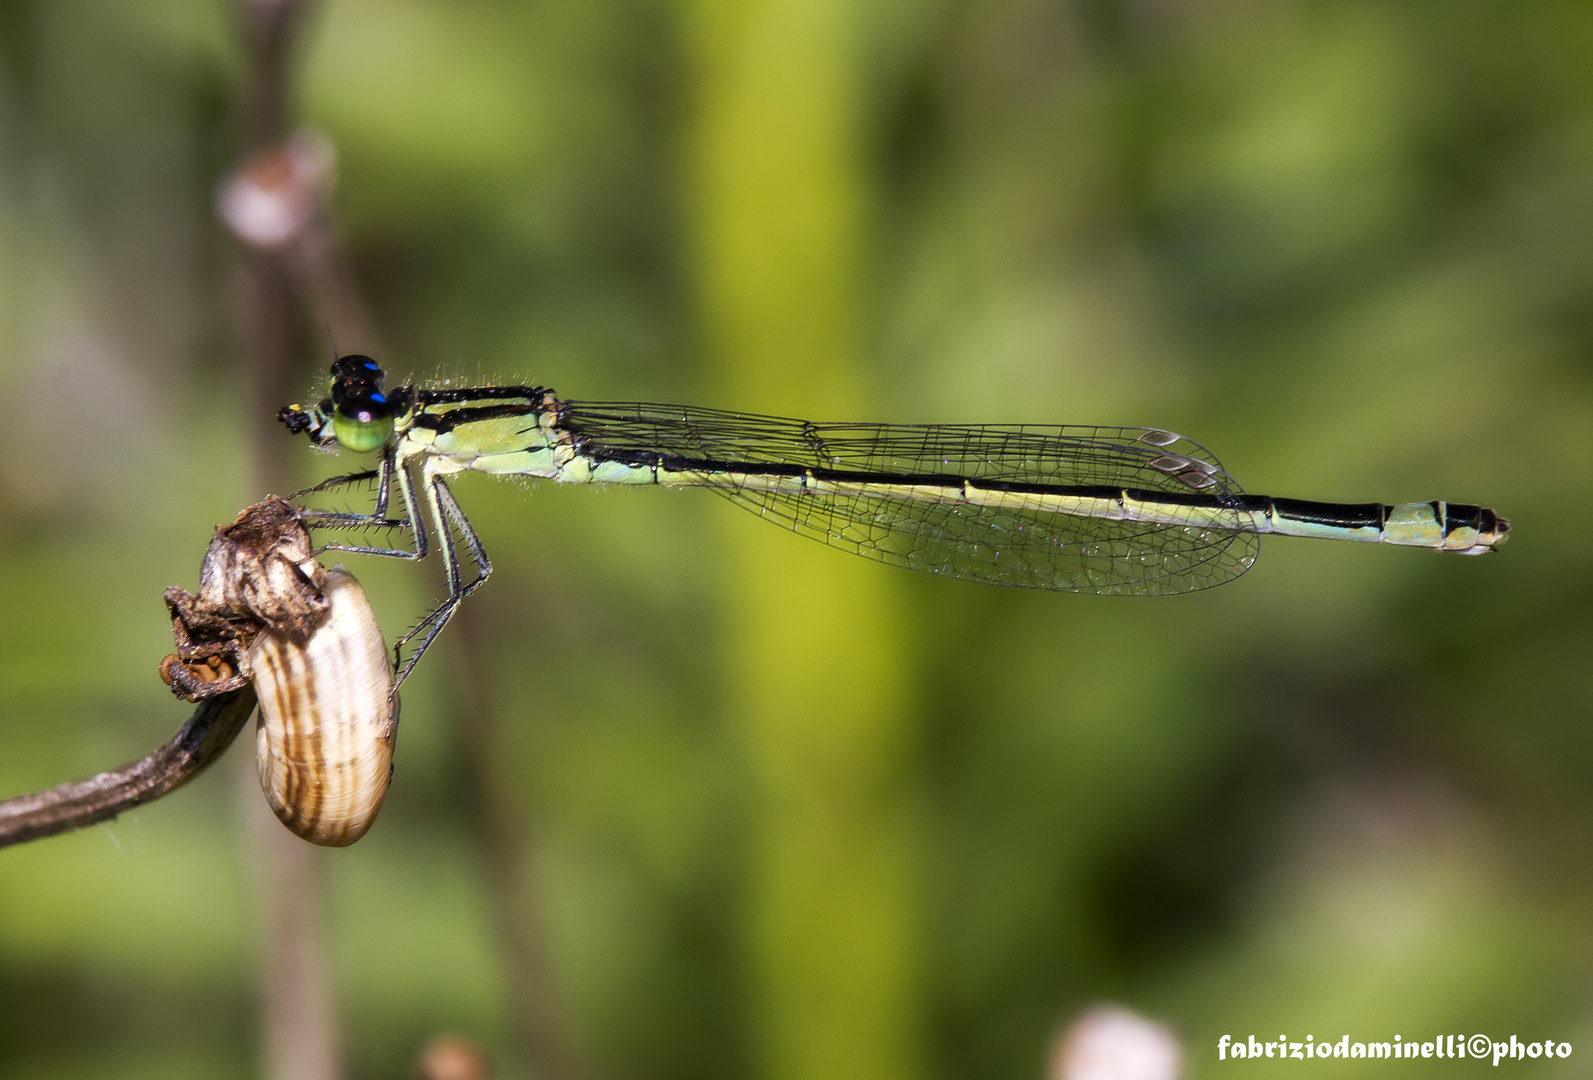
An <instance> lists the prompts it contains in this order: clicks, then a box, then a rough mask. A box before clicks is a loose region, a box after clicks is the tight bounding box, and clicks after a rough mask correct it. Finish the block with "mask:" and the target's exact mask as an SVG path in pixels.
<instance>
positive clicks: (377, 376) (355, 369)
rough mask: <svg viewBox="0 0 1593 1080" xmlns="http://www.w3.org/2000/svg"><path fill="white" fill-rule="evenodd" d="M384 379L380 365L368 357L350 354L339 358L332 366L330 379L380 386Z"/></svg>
mask: <svg viewBox="0 0 1593 1080" xmlns="http://www.w3.org/2000/svg"><path fill="white" fill-rule="evenodd" d="M384 377H385V374H384V372H383V371H382V365H380V364H378V363H377V362H376V361H375V360H372V359H371V358H370V357H368V356H360V355H359V354H358V353H350V354H349V355H347V356H340V357H338V358H337V361H336V362H335V363H333V365H332V378H334V379H347V380H349V381H351V382H369V383H374V384H375V385H377V386H380V385H381V383H382V379H383V378H384Z"/></svg>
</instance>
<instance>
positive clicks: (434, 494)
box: [393, 472, 492, 693]
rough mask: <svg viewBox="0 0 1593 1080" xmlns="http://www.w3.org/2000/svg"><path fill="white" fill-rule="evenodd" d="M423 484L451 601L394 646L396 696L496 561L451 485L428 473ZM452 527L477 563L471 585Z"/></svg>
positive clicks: (422, 479) (485, 578)
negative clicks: (410, 647)
mask: <svg viewBox="0 0 1593 1080" xmlns="http://www.w3.org/2000/svg"><path fill="white" fill-rule="evenodd" d="M421 483H422V485H423V488H422V490H423V491H424V492H425V495H426V498H427V501H429V502H430V503H431V505H432V510H433V513H434V515H435V518H436V525H437V533H438V543H437V546H438V547H439V548H440V549H441V550H442V556H443V565H444V566H445V567H446V568H447V571H448V599H446V600H444V601H443V602H442V603H441V604H439V605H438V606H437V608H436V610H435V611H433V612H432V613H431V614H429V615H427V616H426V617H425V618H424V619H422V620H420V622H418V623H416V624H415V626H414V628H413V629H411V630H410V631H409V633H407V634H405V635H404V636H403V637H401V638H399V639H398V640H397V641H396V642H394V643H393V663H394V665H395V666H396V667H397V668H398V677H397V678H396V679H395V680H394V681H393V690H394V692H395V693H396V692H397V689H398V685H399V684H400V683H402V682H403V681H404V680H405V679H406V678H408V677H409V673H410V672H411V671H413V670H414V669H415V665H416V664H418V663H420V658H421V657H422V656H424V655H425V654H426V650H427V649H429V648H430V647H431V643H432V642H433V641H434V640H436V637H437V635H438V634H440V633H442V628H443V627H444V626H447V625H448V620H449V619H451V618H453V617H454V612H456V611H457V610H458V609H459V605H460V604H461V603H463V602H464V599H465V597H467V596H469V595H470V594H471V593H473V592H475V591H476V590H477V589H479V588H480V587H481V586H482V584H483V583H484V582H485V581H486V580H487V578H488V577H490V576H491V575H492V561H491V560H490V559H488V558H487V552H486V550H485V549H484V548H483V547H482V546H481V539H480V538H479V537H478V536H477V535H476V530H475V529H473V528H471V525H470V519H469V518H467V517H465V512H464V510H462V509H461V508H460V506H459V502H458V500H457V499H455V498H454V493H453V492H452V491H451V490H449V487H448V484H447V482H446V481H445V480H444V479H443V478H442V477H441V476H433V475H431V474H430V473H429V472H427V474H425V475H424V476H423V477H422V478H421ZM450 523H452V524H453V526H454V528H457V529H458V530H459V535H460V537H461V538H462V539H463V540H464V542H465V546H466V547H468V548H469V549H470V557H471V558H472V559H473V560H475V563H476V577H475V579H474V580H472V581H470V582H469V583H465V582H464V579H463V575H462V574H460V572H459V554H458V552H457V551H456V550H455V549H454V539H453V534H452V532H451V531H450V530H449V524H450ZM422 632H424V633H425V635H426V636H425V637H423V638H421V642H420V645H419V646H418V647H417V648H416V649H415V652H414V654H413V655H412V656H410V658H409V659H408V660H407V661H406V660H404V659H403V657H402V650H403V647H404V646H405V645H407V644H408V643H409V642H410V641H411V640H413V639H414V638H415V637H416V636H417V635H419V634H421V633H422Z"/></svg>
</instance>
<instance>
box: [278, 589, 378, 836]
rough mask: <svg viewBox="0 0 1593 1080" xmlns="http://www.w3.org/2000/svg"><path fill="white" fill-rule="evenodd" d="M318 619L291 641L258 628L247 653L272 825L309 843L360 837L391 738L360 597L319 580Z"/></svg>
mask: <svg viewBox="0 0 1593 1080" xmlns="http://www.w3.org/2000/svg"><path fill="white" fill-rule="evenodd" d="M325 595H326V598H327V600H328V601H329V602H330V611H329V613H328V615H327V617H326V620H325V621H324V622H323V623H322V624H321V625H320V627H319V628H318V629H316V631H315V632H314V633H313V634H311V635H310V637H309V639H308V640H306V641H305V642H304V643H302V644H297V645H296V644H294V643H293V642H292V641H290V640H288V638H286V637H284V636H282V635H279V634H275V633H272V632H270V631H266V632H263V633H261V634H260V635H259V636H258V637H256V638H255V640H254V642H253V644H251V645H250V646H249V662H250V664H251V665H252V666H253V668H254V677H255V689H256V690H257V691H258V693H259V696H260V719H259V721H258V724H257V731H256V740H255V763H256V764H257V765H258V766H259V770H260V786H261V787H262V788H263V789H265V796H266V801H267V802H269V803H270V804H271V809H272V810H273V811H274V812H275V813H276V815H277V818H278V820H280V821H281V822H282V824H284V825H286V826H287V827H288V828H289V829H291V830H293V832H295V833H296V834H298V835H299V836H302V837H303V838H304V839H306V840H308V841H310V843H312V844H323V845H325V846H327V847H346V846H347V845H349V844H352V843H353V842H354V841H356V840H358V839H359V838H360V837H362V836H364V835H365V832H366V830H367V829H369V828H370V827H371V823H372V822H373V821H375V820H376V812H377V811H378V810H380V809H381V808H382V800H383V799H384V798H385V797H386V795H387V783H388V780H390V779H391V777H392V773H393V743H394V741H395V739H396V738H397V734H398V700H397V696H396V695H393V696H392V706H391V708H392V715H391V716H389V715H388V708H389V705H388V701H389V694H390V692H391V690H392V686H393V668H392V665H391V664H390V663H389V662H388V659H387V646H386V644H385V643H384V642H383V641H382V633H381V630H380V628H378V627H377V625H376V616H375V613H374V612H372V611H371V605H370V601H369V600H367V599H366V598H365V590H364V589H362V588H360V583H359V582H358V581H356V580H355V579H354V575H353V574H350V573H349V572H348V571H347V570H345V569H344V568H343V567H342V566H335V567H333V568H332V569H331V570H329V571H327V574H326V585H325Z"/></svg>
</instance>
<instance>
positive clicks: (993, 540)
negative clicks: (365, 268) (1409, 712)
mask: <svg viewBox="0 0 1593 1080" xmlns="http://www.w3.org/2000/svg"><path fill="white" fill-rule="evenodd" d="M559 409H560V411H559V426H560V427H562V428H563V429H564V430H566V431H568V432H570V433H571V434H572V435H573V436H574V437H575V439H576V442H577V445H578V446H579V447H580V448H581V449H582V450H583V452H586V453H588V454H592V455H593V456H596V457H605V456H614V457H621V458H624V459H628V460H640V459H641V458H643V457H650V456H653V455H658V456H659V457H662V458H668V459H670V461H669V467H670V468H671V469H672V470H675V471H677V472H679V471H684V472H692V471H696V472H697V475H698V477H699V480H698V482H700V483H701V485H702V486H704V487H708V488H711V489H713V490H714V491H716V492H718V493H719V494H721V495H723V496H725V497H726V498H728V499H730V500H731V501H732V502H735V503H738V504H740V505H741V506H744V507H746V508H747V509H749V510H751V511H753V512H754V513H756V514H758V515H759V516H760V517H764V518H767V519H769V520H771V521H774V522H777V523H779V524H781V525H784V526H785V527H786V528H789V529H792V530H793V531H795V532H799V533H802V534H803V535H806V536H810V537H813V538H814V539H816V540H819V541H821V542H823V543H825V544H829V545H830V546H832V547H838V548H842V549H845V550H848V551H854V552H856V553H857V554H860V555H864V556H867V557H870V558H875V559H879V560H881V561H884V562H887V563H892V564H894V565H898V566H904V567H907V568H909V569H912V570H919V571H923V572H926V573H932V574H942V575H946V576H949V577H956V578H962V579H964V580H968V581H978V582H983V583H987V584H995V585H1009V586H1015V587H1019V588H1039V589H1066V590H1074V591H1081V592H1095V593H1108V594H1121V595H1160V594H1167V593H1180V592H1193V591H1196V590H1199V589H1205V588H1210V587H1211V586H1214V585H1219V584H1222V583H1223V582H1225V581H1230V580H1232V579H1233V578H1235V577H1238V576H1239V575H1240V574H1242V573H1244V572H1245V571H1246V570H1247V569H1249V568H1250V566H1251V565H1252V564H1253V563H1254V562H1255V558H1256V553H1257V543H1258V542H1257V537H1256V536H1255V535H1254V534H1253V533H1250V532H1246V531H1243V530H1242V529H1238V528H1236V529H1216V528H1211V527H1208V526H1199V525H1176V524H1157V523H1152V522H1145V521H1123V520H1115V519H1110V518H1099V517H1087V516H1082V515H1078V514H1068V513H1058V512H1055V511H1050V510H1044V509H1032V508H1025V507H1015V506H1006V507H993V506H983V505H977V504H972V503H969V502H967V501H964V500H962V499H961V498H957V497H948V498H945V499H941V500H938V501H935V500H925V499H923V498H902V497H898V496H892V495H890V494H888V493H875V492H868V493H866V494H835V493H808V492H802V491H794V490H771V489H770V488H769V487H768V486H767V485H761V484H748V483H747V482H746V478H745V477H744V476H742V477H738V476H737V474H736V469H735V467H736V466H737V465H754V466H758V465H763V466H779V465H789V466H795V467H798V468H802V469H818V470H830V471H834V472H840V473H846V474H856V475H857V476H859V477H863V478H870V477H882V476H920V477H923V476H932V477H937V478H950V477H956V478H962V479H967V480H970V481H974V482H976V483H977V482H984V483H991V482H999V483H1009V484H1026V485H1057V486H1062V487H1078V488H1122V489H1129V490H1132V491H1135V492H1145V493H1151V494H1155V493H1164V494H1166V495H1168V496H1169V497H1170V498H1172V499H1174V500H1185V501H1189V500H1194V501H1197V502H1199V503H1202V504H1205V505H1214V506H1219V507H1223V508H1226V509H1229V510H1231V511H1232V513H1233V515H1234V520H1235V521H1236V522H1246V521H1248V520H1249V518H1248V511H1247V510H1246V509H1245V505H1244V496H1243V492H1242V491H1241V490H1240V488H1239V486H1238V485H1237V484H1236V483H1234V481H1233V480H1232V479H1231V478H1230V477H1229V476H1228V475H1227V474H1226V473H1225V472H1223V471H1222V467H1221V465H1220V463H1218V462H1217V460H1216V459H1215V458H1214V457H1212V455H1211V454H1209V453H1208V452H1207V451H1206V450H1205V448H1204V447H1201V446H1200V445H1199V444H1197V443H1195V442H1193V441H1191V440H1188V439H1184V438H1181V437H1179V436H1177V435H1174V434H1172V433H1170V432H1165V431H1160V430H1157V429H1154V428H1125V427H1084V426H1050V425H1013V426H1003V425H898V424H868V423H812V422H809V421H804V420H790V419H783V418H779V417H767V416H749V415H745V414H741V413H729V412H721V411H718V410H713V409H699V408H694V407H688V406H669V405H652V404H642V403H606V402H603V403H599V402H561V403H560V406H559ZM694 466H695V469H694Z"/></svg>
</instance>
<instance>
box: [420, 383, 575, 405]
mask: <svg viewBox="0 0 1593 1080" xmlns="http://www.w3.org/2000/svg"><path fill="white" fill-rule="evenodd" d="M403 389H404V391H405V392H408V393H412V394H413V395H414V397H415V403H416V404H417V405H420V406H421V407H422V408H424V407H425V406H427V405H452V404H455V403H457V402H461V401H481V400H488V401H490V400H492V399H493V398H529V399H530V400H532V401H540V400H542V398H543V397H544V396H546V395H547V394H548V393H549V390H548V389H547V388H546V387H542V386H477V387H461V388H459V389H458V390H415V389H414V388H412V387H408V386H406V387H404V388H403ZM394 393H398V391H394Z"/></svg>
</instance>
